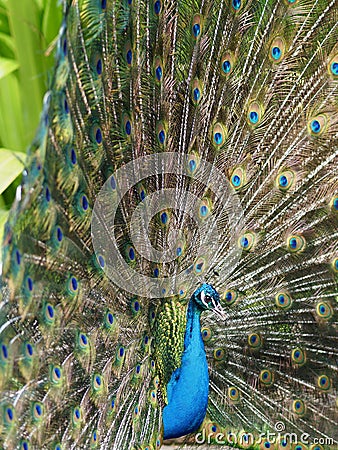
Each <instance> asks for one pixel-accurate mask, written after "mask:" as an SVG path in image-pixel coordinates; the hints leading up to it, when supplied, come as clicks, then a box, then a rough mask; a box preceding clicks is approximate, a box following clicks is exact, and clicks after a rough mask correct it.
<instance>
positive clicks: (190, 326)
mask: <svg viewBox="0 0 338 450" xmlns="http://www.w3.org/2000/svg"><path fill="white" fill-rule="evenodd" d="M201 312H202V311H201V310H200V309H199V308H198V307H197V305H196V302H195V300H194V298H193V297H192V298H191V299H190V301H189V304H188V309H187V325H186V330H185V336H184V350H188V349H189V347H190V346H191V345H193V346H194V347H195V348H201V347H202V348H203V352H204V344H203V340H202V335H201V323H200V320H201Z"/></svg>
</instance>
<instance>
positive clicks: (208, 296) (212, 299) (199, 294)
mask: <svg viewBox="0 0 338 450" xmlns="http://www.w3.org/2000/svg"><path fill="white" fill-rule="evenodd" d="M193 298H194V301H195V303H196V304H197V306H198V307H199V309H201V310H202V311H212V312H213V313H215V314H216V315H217V316H218V317H220V318H221V319H225V312H224V310H223V308H222V306H221V302H220V296H219V293H218V292H217V291H216V289H215V288H213V287H212V286H211V284H206V283H204V284H202V286H201V287H200V288H198V289H197V290H196V291H195V292H194V294H193Z"/></svg>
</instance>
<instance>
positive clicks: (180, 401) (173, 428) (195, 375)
mask: <svg viewBox="0 0 338 450" xmlns="http://www.w3.org/2000/svg"><path fill="white" fill-rule="evenodd" d="M200 315H201V311H200V310H199V309H198V307H197V306H196V304H195V302H194V301H193V299H191V300H190V302H189V306H188V311H187V328H186V332H185V338H184V352H183V355H182V364H181V366H180V367H179V368H178V369H176V370H175V371H174V372H173V374H172V376H171V378H170V381H169V383H168V384H167V398H168V405H167V406H166V407H165V408H164V409H163V425H164V439H170V438H177V437H180V436H184V435H186V434H189V433H192V432H194V431H196V430H197V429H198V428H199V426H200V425H201V423H202V422H203V420H204V417H205V414H206V410H207V405H208V393H209V374H208V364H207V358H206V354H205V350H204V343H203V340H202V336H201V328H200Z"/></svg>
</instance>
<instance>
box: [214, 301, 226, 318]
mask: <svg viewBox="0 0 338 450" xmlns="http://www.w3.org/2000/svg"><path fill="white" fill-rule="evenodd" d="M212 312H213V313H214V314H216V316H217V317H219V318H220V319H222V320H226V319H227V313H226V312H225V311H224V309H223V308H222V306H221V304H220V303H218V304H217V305H216V306H215V308H214V309H213V310H212Z"/></svg>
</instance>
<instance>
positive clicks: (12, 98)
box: [0, 0, 62, 239]
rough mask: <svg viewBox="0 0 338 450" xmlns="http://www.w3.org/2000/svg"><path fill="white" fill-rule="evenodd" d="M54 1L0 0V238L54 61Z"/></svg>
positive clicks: (56, 23)
mask: <svg viewBox="0 0 338 450" xmlns="http://www.w3.org/2000/svg"><path fill="white" fill-rule="evenodd" d="M58 3H59V2H58V1H57V0H0V239H1V238H2V231H3V225H4V223H5V221H6V218H7V214H8V210H9V208H10V206H11V204H12V202H13V199H14V196H15V190H16V187H17V185H18V184H19V183H20V177H21V172H22V169H23V163H24V161H25V156H26V152H27V149H28V147H29V144H30V142H31V141H32V139H33V137H34V134H35V131H36V128H37V125H38V122H39V116H40V112H41V109H42V99H43V96H44V94H45V92H46V90H47V89H48V84H49V82H48V80H49V77H50V75H51V69H52V67H53V65H54V52H53V50H54V47H55V44H56V39H57V35H58V31H59V28H60V23H61V18H62V11H61V5H59V4H58Z"/></svg>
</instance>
